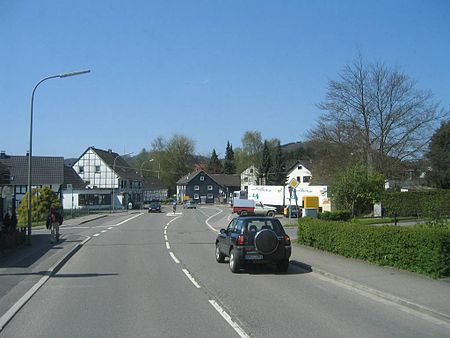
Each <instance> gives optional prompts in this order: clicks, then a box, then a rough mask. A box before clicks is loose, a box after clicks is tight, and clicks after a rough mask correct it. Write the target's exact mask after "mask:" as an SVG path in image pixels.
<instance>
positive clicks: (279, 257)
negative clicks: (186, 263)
mask: <svg viewBox="0 0 450 338" xmlns="http://www.w3.org/2000/svg"><path fill="white" fill-rule="evenodd" d="M227 256H228V257H230V270H231V271H232V272H238V271H239V270H240V269H241V267H242V266H243V264H244V263H275V264H276V267H277V269H278V271H280V272H285V271H287V269H288V268H289V257H291V239H290V238H289V236H288V235H287V234H286V232H285V231H284V229H283V226H282V225H281V223H280V221H279V220H278V219H276V218H273V217H258V216H241V217H237V218H234V219H233V220H232V221H231V222H230V224H229V225H228V227H227V228H226V229H220V232H219V235H218V236H217V239H216V260H217V262H219V263H223V262H224V261H225V257H227Z"/></svg>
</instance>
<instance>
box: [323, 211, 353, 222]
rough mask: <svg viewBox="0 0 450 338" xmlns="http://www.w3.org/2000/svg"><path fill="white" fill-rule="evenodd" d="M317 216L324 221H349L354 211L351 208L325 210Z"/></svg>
mask: <svg viewBox="0 0 450 338" xmlns="http://www.w3.org/2000/svg"><path fill="white" fill-rule="evenodd" d="M317 216H318V218H319V219H322V220H324V221H348V220H349V219H350V218H351V217H352V212H351V211H349V210H336V211H324V212H321V213H318V215H317Z"/></svg>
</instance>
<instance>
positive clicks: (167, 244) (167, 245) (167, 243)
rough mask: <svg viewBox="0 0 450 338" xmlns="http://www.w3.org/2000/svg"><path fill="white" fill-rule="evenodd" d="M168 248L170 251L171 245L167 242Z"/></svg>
mask: <svg viewBox="0 0 450 338" xmlns="http://www.w3.org/2000/svg"><path fill="white" fill-rule="evenodd" d="M166 248H167V249H169V250H170V244H169V242H166Z"/></svg>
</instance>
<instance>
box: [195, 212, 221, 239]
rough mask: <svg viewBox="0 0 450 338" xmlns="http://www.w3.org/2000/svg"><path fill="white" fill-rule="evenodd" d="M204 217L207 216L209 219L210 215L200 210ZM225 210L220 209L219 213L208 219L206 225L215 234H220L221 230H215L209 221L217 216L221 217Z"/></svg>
mask: <svg viewBox="0 0 450 338" xmlns="http://www.w3.org/2000/svg"><path fill="white" fill-rule="evenodd" d="M217 209H218V208H217ZM199 211H200V212H201V213H202V214H203V215H205V216H206V217H208V215H207V214H206V213H204V212H203V210H199ZM222 212H223V210H222V209H219V212H217V213H215V214H214V215H212V216H210V217H208V219H207V220H206V221H205V223H206V225H207V226H208V227H209V228H210V229H211V230H212V231H214V232H215V233H218V232H219V230H217V229H216V228H214V227H213V226H212V225H211V224H209V221H210V220H211V219H212V218H213V217H216V216H217V215H219V214H220V213H222Z"/></svg>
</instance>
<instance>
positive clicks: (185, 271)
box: [183, 269, 201, 289]
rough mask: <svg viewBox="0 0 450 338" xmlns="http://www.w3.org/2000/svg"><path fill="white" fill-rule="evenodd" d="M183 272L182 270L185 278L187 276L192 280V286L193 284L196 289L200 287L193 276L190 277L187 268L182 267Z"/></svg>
mask: <svg viewBox="0 0 450 338" xmlns="http://www.w3.org/2000/svg"><path fill="white" fill-rule="evenodd" d="M183 272H184V274H185V275H186V276H187V278H189V280H190V281H191V282H192V284H194V286H195V287H196V288H197V289H200V288H201V286H200V285H199V284H198V283H197V281H196V280H195V279H194V277H192V275H191V274H190V273H189V271H188V270H186V269H183Z"/></svg>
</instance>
